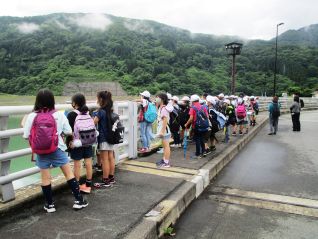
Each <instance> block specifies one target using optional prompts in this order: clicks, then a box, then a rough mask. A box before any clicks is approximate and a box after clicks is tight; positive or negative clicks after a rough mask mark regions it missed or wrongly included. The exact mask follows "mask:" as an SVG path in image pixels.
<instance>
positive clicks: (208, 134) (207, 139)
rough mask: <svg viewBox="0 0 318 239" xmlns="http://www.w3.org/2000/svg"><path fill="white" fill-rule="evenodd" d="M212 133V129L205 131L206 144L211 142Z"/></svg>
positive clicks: (204, 140) (204, 139)
mask: <svg viewBox="0 0 318 239" xmlns="http://www.w3.org/2000/svg"><path fill="white" fill-rule="evenodd" d="M211 134H212V130H209V131H207V132H204V133H203V142H204V143H205V144H206V143H208V142H209V139H210V137H211Z"/></svg>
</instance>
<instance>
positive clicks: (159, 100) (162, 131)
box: [156, 93, 171, 168]
mask: <svg viewBox="0 0 318 239" xmlns="http://www.w3.org/2000/svg"><path fill="white" fill-rule="evenodd" d="M156 104H157V107H158V108H159V110H158V130H157V132H158V137H159V138H161V139H162V146H163V159H162V160H160V161H159V162H157V166H158V168H161V167H164V168H170V144H169V141H170V138H171V132H170V129H169V126H168V122H169V111H168V110H167V109H166V105H167V104H168V97H167V95H166V94H164V93H161V94H158V95H157V97H156Z"/></svg>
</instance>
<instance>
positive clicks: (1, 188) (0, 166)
mask: <svg viewBox="0 0 318 239" xmlns="http://www.w3.org/2000/svg"><path fill="white" fill-rule="evenodd" d="M8 120H9V116H0V130H6V129H7V128H8ZM9 142H10V137H8V138H1V139H0V153H1V154H2V153H7V152H8V149H9ZM10 163H11V160H7V161H1V162H0V176H5V175H8V174H9V173H10ZM0 193H1V201H2V202H8V201H11V200H13V199H15V193H14V188H13V184H12V182H9V183H6V184H3V185H0Z"/></svg>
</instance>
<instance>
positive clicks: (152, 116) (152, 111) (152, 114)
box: [144, 102, 157, 123]
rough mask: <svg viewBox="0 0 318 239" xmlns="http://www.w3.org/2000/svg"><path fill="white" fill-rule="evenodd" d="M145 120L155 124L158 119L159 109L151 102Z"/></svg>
mask: <svg viewBox="0 0 318 239" xmlns="http://www.w3.org/2000/svg"><path fill="white" fill-rule="evenodd" d="M144 118H145V120H146V121H147V122H148V123H153V122H155V120H156V119H157V109H156V106H155V104H154V103H151V102H149V103H148V107H147V111H146V112H145V114H144Z"/></svg>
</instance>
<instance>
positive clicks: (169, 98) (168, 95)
mask: <svg viewBox="0 0 318 239" xmlns="http://www.w3.org/2000/svg"><path fill="white" fill-rule="evenodd" d="M167 97H168V100H171V98H172V95H171V94H170V93H168V92H167Z"/></svg>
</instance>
